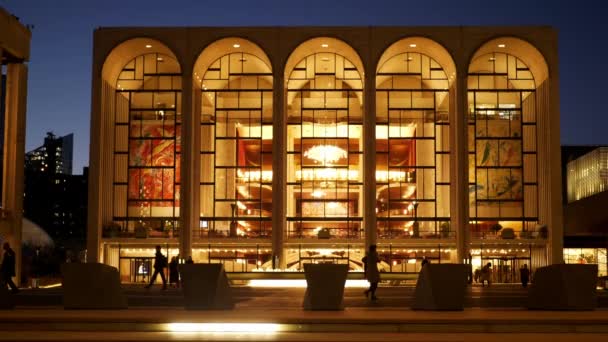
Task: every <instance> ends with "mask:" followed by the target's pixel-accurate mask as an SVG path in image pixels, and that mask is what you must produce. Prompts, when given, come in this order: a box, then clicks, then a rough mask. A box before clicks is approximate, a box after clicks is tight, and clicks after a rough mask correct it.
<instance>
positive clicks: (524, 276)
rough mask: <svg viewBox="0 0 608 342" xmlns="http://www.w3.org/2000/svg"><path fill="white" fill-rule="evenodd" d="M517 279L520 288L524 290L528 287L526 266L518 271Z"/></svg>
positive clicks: (528, 273)
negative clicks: (518, 279) (519, 281)
mask: <svg viewBox="0 0 608 342" xmlns="http://www.w3.org/2000/svg"><path fill="white" fill-rule="evenodd" d="M519 278H520V280H521V286H523V287H524V288H526V287H528V282H529V281H530V269H528V264H524V267H522V268H520V269H519Z"/></svg>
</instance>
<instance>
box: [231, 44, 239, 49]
mask: <svg viewBox="0 0 608 342" xmlns="http://www.w3.org/2000/svg"><path fill="white" fill-rule="evenodd" d="M232 47H233V48H235V49H238V48H240V47H241V44H239V43H235V44H234V45H232Z"/></svg>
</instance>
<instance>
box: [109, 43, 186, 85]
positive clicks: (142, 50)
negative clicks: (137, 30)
mask: <svg viewBox="0 0 608 342" xmlns="http://www.w3.org/2000/svg"><path fill="white" fill-rule="evenodd" d="M148 53H160V54H163V55H167V56H170V57H171V58H173V59H175V60H177V58H176V57H175V54H174V53H173V51H171V50H170V49H169V48H168V47H167V46H166V45H164V44H163V43H161V42H160V41H158V40H155V39H150V38H134V39H130V40H127V41H125V42H123V43H121V44H119V45H118V46H116V47H115V48H114V49H112V51H111V52H110V53H109V54H108V56H107V57H106V59H105V61H104V63H103V67H102V69H101V76H102V79H103V80H104V81H106V82H108V83H109V84H111V85H115V84H116V80H117V79H118V75H119V74H120V72H121V71H122V69H123V68H124V67H125V65H127V63H129V62H130V61H131V60H132V59H134V58H135V57H137V56H140V55H145V54H148Z"/></svg>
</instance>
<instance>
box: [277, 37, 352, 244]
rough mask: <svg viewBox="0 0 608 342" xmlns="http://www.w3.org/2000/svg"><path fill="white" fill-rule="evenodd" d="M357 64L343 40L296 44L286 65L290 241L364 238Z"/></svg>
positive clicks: (288, 232) (287, 177)
mask: <svg viewBox="0 0 608 342" xmlns="http://www.w3.org/2000/svg"><path fill="white" fill-rule="evenodd" d="M363 76H364V70H363V63H362V62H361V59H360V57H359V55H358V54H357V52H356V51H355V50H354V49H353V48H352V47H350V46H349V45H348V44H346V43H345V42H343V41H340V40H338V39H335V38H327V37H318V38H313V39H310V40H307V41H306V42H303V43H302V44H300V45H299V46H298V47H297V48H296V49H295V50H294V51H293V52H292V53H291V55H290V56H289V58H288V60H287V62H286V66H285V83H286V90H287V92H286V103H287V107H286V121H287V135H286V144H285V145H284V146H285V149H284V151H283V153H286V156H287V158H286V165H287V174H286V180H287V194H286V202H287V203H286V208H287V211H286V216H287V231H286V236H287V238H288V239H291V240H293V239H310V238H315V239H316V238H331V239H336V240H341V241H351V240H355V241H361V239H363V237H364V234H363V226H362V222H363V183H362V180H363V132H362V124H363V121H362V120H363V106H362V105H363V103H362V102H363V96H362V94H363Z"/></svg>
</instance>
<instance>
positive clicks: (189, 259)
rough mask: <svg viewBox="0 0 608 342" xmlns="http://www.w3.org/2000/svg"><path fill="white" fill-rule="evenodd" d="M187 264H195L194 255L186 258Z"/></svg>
mask: <svg viewBox="0 0 608 342" xmlns="http://www.w3.org/2000/svg"><path fill="white" fill-rule="evenodd" d="M186 264H194V260H192V255H191V256H189V257H188V259H186Z"/></svg>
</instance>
